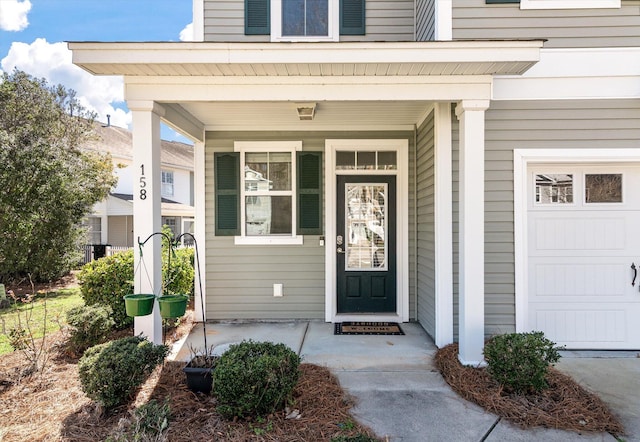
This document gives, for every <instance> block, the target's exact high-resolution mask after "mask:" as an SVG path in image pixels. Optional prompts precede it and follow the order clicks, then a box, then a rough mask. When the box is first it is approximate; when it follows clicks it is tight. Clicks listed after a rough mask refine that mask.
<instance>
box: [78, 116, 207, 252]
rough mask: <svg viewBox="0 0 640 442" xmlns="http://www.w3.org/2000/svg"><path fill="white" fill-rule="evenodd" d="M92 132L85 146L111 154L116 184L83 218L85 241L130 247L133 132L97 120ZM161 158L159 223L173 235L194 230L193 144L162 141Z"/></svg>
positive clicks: (131, 236) (134, 241) (134, 240)
mask: <svg viewBox="0 0 640 442" xmlns="http://www.w3.org/2000/svg"><path fill="white" fill-rule="evenodd" d="M94 135H95V136H93V137H92V138H91V140H89V141H88V142H87V144H86V145H85V146H84V147H85V148H86V149H88V150H95V151H100V152H108V153H109V154H111V158H112V160H113V165H114V173H115V174H116V175H117V177H118V183H117V185H116V186H115V187H114V188H113V189H112V190H111V192H110V193H109V196H108V197H107V198H106V199H105V200H103V201H101V202H99V203H97V204H96V205H95V206H94V207H93V211H92V214H91V215H90V216H89V217H87V219H86V220H85V224H86V225H87V226H88V228H89V233H88V241H87V242H88V244H108V245H110V246H114V247H118V248H120V247H133V246H134V245H136V244H137V242H136V239H134V238H135V237H134V231H133V192H134V190H133V189H134V183H133V180H134V171H133V170H132V169H133V168H132V164H133V142H132V134H131V132H130V131H129V130H127V129H124V128H120V127H116V126H111V125H110V124H102V123H100V122H96V123H95V125H94ZM160 161H161V179H160V182H161V187H160V195H161V214H162V225H167V226H169V227H170V228H171V230H172V231H173V233H174V235H176V236H178V235H180V234H181V233H183V232H191V233H193V230H194V212H195V211H194V208H193V204H194V188H193V176H194V175H193V147H192V146H191V145H188V144H184V143H179V142H174V141H166V140H162V141H161V153H160Z"/></svg>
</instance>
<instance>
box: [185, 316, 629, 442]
mask: <svg viewBox="0 0 640 442" xmlns="http://www.w3.org/2000/svg"><path fill="white" fill-rule="evenodd" d="M402 329H403V330H404V332H405V334H406V335H405V336H345V335H343V336H336V335H334V334H333V325H332V324H327V323H324V322H319V321H298V322H275V323H274V322H270V323H261V322H248V323H209V324H207V325H206V331H207V344H208V346H209V347H210V348H214V349H215V351H216V352H221V351H223V350H225V349H226V348H227V347H228V346H229V344H233V343H237V342H241V341H242V340H245V339H253V340H255V341H272V342H282V343H284V344H286V345H288V346H289V347H290V348H292V349H294V350H295V351H297V352H298V354H299V355H300V356H301V358H302V360H303V362H309V363H312V364H317V365H322V366H326V367H328V368H329V369H330V370H331V371H332V372H333V373H334V374H335V375H336V376H337V377H338V379H339V381H340V384H341V385H342V387H343V388H344V389H345V390H346V391H348V392H349V393H350V394H351V395H353V396H355V397H356V399H357V405H356V407H355V408H354V409H353V414H354V416H355V417H356V419H357V420H358V421H360V422H361V423H363V424H364V425H367V426H368V427H370V428H371V429H372V430H373V431H375V432H376V434H378V435H379V436H380V437H388V440H389V441H392V442H395V441H403V442H409V441H415V442H425V441H445V440H446V441H460V442H464V441H472V442H480V441H488V442H489V441H491V442H497V441H541V440H543V441H551V442H555V441H558V442H559V441H563V442H564V441H612V442H613V441H615V440H616V439H615V438H614V437H613V436H611V435H609V434H606V433H603V434H586V435H579V434H577V433H574V432H567V431H558V430H545V429H533V430H522V429H520V428H517V427H515V426H513V425H511V424H509V423H508V422H506V421H503V420H501V419H499V418H498V417H497V416H495V415H493V414H491V413H487V412H485V411H484V410H483V409H482V408H480V407H478V406H476V405H474V404H472V403H470V402H467V401H465V400H464V399H461V398H460V397H458V395H457V394H456V393H454V392H453V391H452V390H451V389H450V388H449V386H448V385H447V384H446V383H445V382H444V380H443V379H442V377H441V376H440V374H439V373H438V371H437V370H436V369H435V368H434V366H433V363H432V359H433V355H434V354H435V352H436V347H435V346H434V344H433V342H432V340H431V339H430V338H429V337H428V336H427V334H426V333H425V332H424V330H423V329H422V328H421V327H420V325H418V324H413V323H412V324H402ZM190 348H193V349H196V350H202V349H203V348H204V336H203V329H202V324H199V325H197V326H196V327H195V328H194V330H193V331H192V333H191V334H190V335H189V336H188V338H187V339H186V341H184V342H182V343H180V345H176V348H175V349H174V354H173V357H174V358H175V359H178V360H188V359H189V355H190V350H189V349H190ZM612 356H616V357H612ZM620 356H622V357H620ZM636 356H637V355H636V354H635V353H630V352H627V353H618V352H599V353H584V352H565V353H564V357H563V359H562V360H561V363H560V364H559V365H558V368H559V369H560V370H562V371H564V372H566V373H568V374H570V375H571V376H572V377H573V378H574V379H576V380H577V381H578V382H580V383H581V384H582V385H583V386H585V387H587V388H589V389H591V390H592V391H595V392H596V393H598V394H599V395H600V397H601V398H602V399H604V400H605V401H606V402H607V403H608V404H609V406H610V407H611V408H612V410H613V412H614V413H616V414H617V415H618V417H619V418H620V419H621V420H622V422H623V424H624V425H625V427H626V429H627V433H628V434H627V435H626V436H625V437H624V438H623V440H625V441H628V442H631V441H639V442H640V417H639V416H640V358H638V357H636Z"/></svg>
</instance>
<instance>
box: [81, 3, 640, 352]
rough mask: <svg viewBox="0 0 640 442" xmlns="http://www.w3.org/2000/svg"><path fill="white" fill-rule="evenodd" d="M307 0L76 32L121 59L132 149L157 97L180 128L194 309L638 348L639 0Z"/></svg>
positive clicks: (150, 321)
mask: <svg viewBox="0 0 640 442" xmlns="http://www.w3.org/2000/svg"><path fill="white" fill-rule="evenodd" d="M305 3H306V1H302V2H296V3H293V2H287V1H284V0H271V1H270V2H269V0H228V1H224V2H223V1H214V0H194V2H193V4H194V28H195V30H196V40H199V41H198V42H189V43H186V42H183V43H168V42H167V43H88V42H87V43H70V44H69V46H70V48H71V50H72V51H73V60H74V63H75V64H77V65H78V66H80V67H82V68H84V69H85V70H87V71H89V72H92V73H94V74H96V75H122V76H124V81H125V86H126V99H127V103H128V105H129V107H130V109H131V110H132V111H133V131H134V164H135V167H134V168H133V169H134V170H135V171H136V173H138V172H139V169H140V166H141V165H143V164H144V165H145V167H148V165H149V164H154V163H153V162H154V161H157V157H158V152H159V149H158V146H159V134H160V129H159V125H160V121H161V120H163V121H165V122H168V123H169V124H171V125H172V126H173V127H175V128H176V129H177V130H179V131H181V132H182V133H184V134H185V135H187V136H189V137H191V138H192V139H193V140H194V142H195V157H196V160H195V163H196V169H195V176H196V180H195V181H196V193H195V195H196V196H195V198H196V201H195V203H196V204H195V206H196V213H197V215H196V232H197V237H198V238H199V240H200V241H199V242H200V244H201V245H202V247H201V249H203V250H201V253H200V257H201V263H203V265H205V267H206V272H204V274H206V278H204V280H203V284H204V291H205V296H206V312H204V314H205V315H206V318H207V319H243V318H246V319H294V318H319V319H324V320H326V321H331V322H335V321H343V320H363V321H418V322H419V323H420V324H421V325H422V326H423V327H424V329H425V330H426V331H427V332H428V333H429V334H430V335H431V336H432V337H433V339H434V341H435V342H436V344H437V345H444V344H447V343H449V342H452V341H454V340H457V341H459V343H460V359H461V360H462V361H463V362H465V363H478V362H479V361H481V360H482V348H483V344H484V339H485V338H486V337H488V336H490V335H492V334H495V333H504V332H512V331H528V330H543V331H544V332H545V333H546V334H547V335H548V336H549V337H550V338H551V339H553V340H554V341H556V342H558V343H560V344H565V345H567V346H568V347H569V348H599V349H638V348H640V329H639V328H638V327H640V326H639V325H638V324H640V323H639V322H638V321H637V320H636V318H637V317H638V315H639V314H640V293H638V287H639V284H640V281H638V279H637V278H636V279H635V282H632V281H633V279H634V278H635V273H634V271H633V269H632V268H631V267H632V263H635V266H637V265H638V264H640V262H639V261H640V255H638V251H639V250H640V229H639V228H638V226H640V194H639V192H637V189H638V188H640V187H639V186H640V1H638V0H521V1H519V2H518V1H514V0H416V1H404V0H394V1H388V0H342V1H340V2H338V0H324V1H320V2H318V4H319V5H320V7H319V8H309V9H305V8H304V4H305ZM296 5H299V6H300V9H296V8H298V6H296ZM294 9H295V11H294ZM249 163H251V164H253V165H259V167H260V169H257V168H256V167H254V166H251V169H253V170H259V171H260V173H261V174H262V177H263V178H264V179H266V180H268V181H269V182H270V183H273V187H269V189H268V190H264V189H260V190H257V189H255V186H253V184H252V182H251V181H250V180H248V179H247V177H246V176H243V173H242V171H243V170H245V167H246V166H247V164H249ZM159 169H160V167H159V166H156V167H155V169H154V172H153V173H158V174H159V173H160V170H159ZM139 178H142V177H139V176H138V175H136V178H135V180H134V182H136V183H137V182H138V180H139ZM276 183H277V187H276ZM138 190H140V189H136V192H138ZM154 191H155V192H156V194H154V198H152V199H149V198H147V199H146V200H141V199H136V200H134V212H135V213H136V216H137V213H141V214H145V216H147V218H146V222H145V223H144V224H143V223H141V224H139V225H136V226H134V231H136V232H138V233H136V235H146V234H148V233H149V232H151V231H153V230H152V229H156V228H157V227H158V225H159V223H160V220H159V218H158V215H157V213H158V212H157V210H159V204H160V200H159V195H157V192H158V191H159V188H157V189H154ZM134 193H135V192H134ZM256 198H259V199H260V200H262V201H266V202H267V205H265V206H264V207H265V210H267V208H268V207H269V205H268V203H270V210H271V218H270V220H268V221H270V223H271V224H270V227H269V223H268V222H262V221H261V224H260V226H261V228H260V229H257V228H254V227H253V225H252V224H251V223H252V218H251V216H252V213H253V209H251V205H250V204H251V202H252V201H255V200H256ZM137 211H139V212H137ZM154 211H155V212H154ZM152 213H154V214H155V215H152ZM261 217H263V214H262V212H261ZM154 223H155V224H154ZM276 226H277V228H276ZM158 281H159V280H156V281H155V282H154V283H153V284H159V282H158ZM275 284H283V288H284V290H283V296H276V295H279V292H278V290H275V289H274V285H275ZM277 287H278V288H279V287H280V286H277ZM137 288H138V289H140V290H147V289H149V287H146V286H140V287H137ZM137 329H138V330H139V331H138V332H140V331H142V332H144V333H146V334H147V336H150V337H151V338H152V339H154V340H157V341H159V340H161V333H160V322H159V316H158V315H155V316H152V317H149V318H146V319H140V320H139V321H138V322H137Z"/></svg>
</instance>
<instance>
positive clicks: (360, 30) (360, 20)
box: [340, 0, 365, 35]
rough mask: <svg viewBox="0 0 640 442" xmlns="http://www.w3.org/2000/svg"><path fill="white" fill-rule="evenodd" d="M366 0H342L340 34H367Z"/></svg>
mask: <svg viewBox="0 0 640 442" xmlns="http://www.w3.org/2000/svg"><path fill="white" fill-rule="evenodd" d="M364 5H365V0H340V35H365V26H364V23H365V6H364Z"/></svg>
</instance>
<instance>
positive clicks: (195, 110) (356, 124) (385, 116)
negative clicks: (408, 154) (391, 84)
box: [180, 101, 431, 131]
mask: <svg viewBox="0 0 640 442" xmlns="http://www.w3.org/2000/svg"><path fill="white" fill-rule="evenodd" d="M180 106H181V107H182V108H183V109H184V110H185V111H187V112H188V113H189V114H191V115H192V116H193V117H195V118H196V119H197V120H198V121H200V122H202V124H203V125H204V127H205V129H206V130H216V131H220V130H253V131H261V130H264V131H266V130H286V131H296V130H302V131H309V130H350V131H352V130H376V129H377V130H395V129H410V128H411V127H412V126H413V125H414V124H416V123H418V122H419V121H420V120H421V119H422V117H423V116H424V115H425V113H426V112H427V111H428V109H430V107H431V102H428V101H386V102H380V101H364V102H363V101H360V102H332V101H322V102H318V103H317V104H316V110H315V115H314V118H313V120H312V121H301V120H300V119H299V118H298V115H297V112H296V106H295V104H294V103H291V102H251V103H247V102H190V103H182V104H181V105H180Z"/></svg>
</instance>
